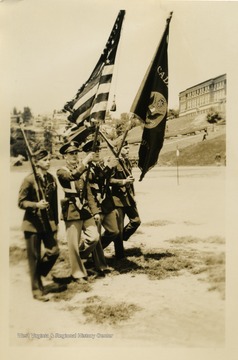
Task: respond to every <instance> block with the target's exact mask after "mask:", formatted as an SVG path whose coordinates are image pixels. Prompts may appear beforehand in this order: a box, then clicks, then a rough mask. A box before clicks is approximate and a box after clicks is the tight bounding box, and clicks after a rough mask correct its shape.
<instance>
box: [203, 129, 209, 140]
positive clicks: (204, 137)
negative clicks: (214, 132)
mask: <svg viewBox="0 0 238 360" xmlns="http://www.w3.org/2000/svg"><path fill="white" fill-rule="evenodd" d="M207 135H208V133H207V128H206V129H204V135H203V138H202V141H204V140H206V139H207Z"/></svg>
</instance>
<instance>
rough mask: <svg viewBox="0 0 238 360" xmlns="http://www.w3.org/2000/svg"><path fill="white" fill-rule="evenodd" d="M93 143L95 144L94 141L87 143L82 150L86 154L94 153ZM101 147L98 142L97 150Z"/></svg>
mask: <svg viewBox="0 0 238 360" xmlns="http://www.w3.org/2000/svg"><path fill="white" fill-rule="evenodd" d="M93 143H94V141H93V140H89V141H87V142H86V143H85V144H84V145H83V147H82V150H83V151H84V152H90V151H93ZM99 146H100V142H99V141H97V142H96V146H95V150H98V149H99Z"/></svg>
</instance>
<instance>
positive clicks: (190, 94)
mask: <svg viewBox="0 0 238 360" xmlns="http://www.w3.org/2000/svg"><path fill="white" fill-rule="evenodd" d="M210 111H217V112H219V113H221V114H222V115H223V116H224V118H225V113H226V74H223V75H220V76H217V77H215V78H213V79H209V80H206V81H204V82H202V83H200V84H197V85H194V86H192V87H190V88H188V89H186V90H184V91H181V92H180V93H179V117H186V118H191V119H193V118H194V117H196V116H197V115H200V114H206V113H208V112H210Z"/></svg>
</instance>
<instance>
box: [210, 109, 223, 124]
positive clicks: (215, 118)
mask: <svg viewBox="0 0 238 360" xmlns="http://www.w3.org/2000/svg"><path fill="white" fill-rule="evenodd" d="M221 119H222V117H221V115H220V114H219V112H218V111H214V110H213V109H211V111H209V113H208V114H207V121H208V122H209V123H210V124H216V123H217V122H218V121H219V120H221Z"/></svg>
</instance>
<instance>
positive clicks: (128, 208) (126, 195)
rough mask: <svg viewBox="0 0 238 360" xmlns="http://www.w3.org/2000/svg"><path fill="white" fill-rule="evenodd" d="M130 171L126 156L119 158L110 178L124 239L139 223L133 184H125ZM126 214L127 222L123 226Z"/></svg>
mask: <svg viewBox="0 0 238 360" xmlns="http://www.w3.org/2000/svg"><path fill="white" fill-rule="evenodd" d="M131 173H132V166H131V163H130V161H129V159H127V158H120V163H119V164H118V165H117V167H116V169H115V172H114V175H113V177H112V178H111V185H112V195H113V200H114V203H115V206H116V208H117V210H118V214H119V229H120V233H121V236H122V239H123V240H124V241H126V240H128V239H129V238H130V236H131V235H132V234H134V232H135V231H136V230H137V228H138V227H139V226H140V224H141V220H140V216H139V213H138V210H137V206H136V201H135V198H134V196H135V193H134V187H133V184H125V179H126V177H127V176H130V175H131ZM125 215H127V217H128V219H129V222H128V224H127V225H126V226H124V218H125Z"/></svg>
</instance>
